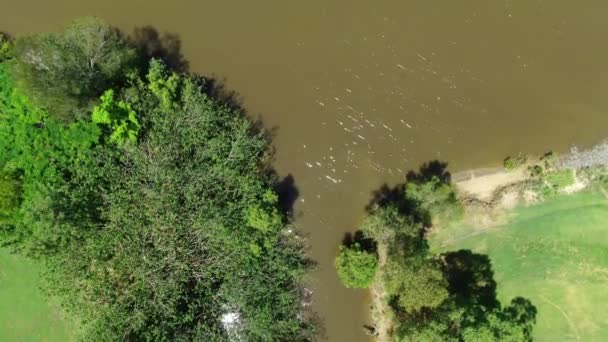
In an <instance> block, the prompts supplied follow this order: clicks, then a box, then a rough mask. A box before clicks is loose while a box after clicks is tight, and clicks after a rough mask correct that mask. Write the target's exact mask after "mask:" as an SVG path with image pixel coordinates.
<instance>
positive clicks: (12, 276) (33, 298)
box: [0, 249, 75, 342]
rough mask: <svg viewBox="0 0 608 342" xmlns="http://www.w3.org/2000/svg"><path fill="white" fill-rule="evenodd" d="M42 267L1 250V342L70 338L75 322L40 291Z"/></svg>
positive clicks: (66, 339)
mask: <svg viewBox="0 0 608 342" xmlns="http://www.w3.org/2000/svg"><path fill="white" fill-rule="evenodd" d="M39 271H40V270H39V267H38V265H36V264H35V263H34V262H33V261H31V260H28V259H26V258H23V257H20V256H16V255H13V254H10V253H9V252H8V251H6V250H5V249H0V341H7V342H8V341H19V342H22V341H69V340H72V335H71V332H72V331H74V327H75V325H74V324H71V322H68V321H67V320H66V319H65V318H64V315H63V314H62V311H61V310H60V308H59V307H58V306H57V305H55V304H52V303H49V301H48V300H47V298H46V297H44V295H43V294H42V293H41V291H40V290H39V285H40V277H39Z"/></svg>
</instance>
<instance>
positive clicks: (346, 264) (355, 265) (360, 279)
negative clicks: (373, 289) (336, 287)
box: [334, 243, 378, 289]
mask: <svg viewBox="0 0 608 342" xmlns="http://www.w3.org/2000/svg"><path fill="white" fill-rule="evenodd" d="M334 264H335V267H336V270H337V271H338V276H339V277H340V280H341V281H342V284H344V286H346V287H348V288H356V289H365V288H368V287H369V286H370V285H371V284H372V282H373V281H374V276H375V275H376V269H377V267H378V259H377V257H376V255H375V253H370V252H367V251H364V250H362V248H361V246H360V245H359V244H357V243H356V244H354V245H353V246H351V247H345V246H342V247H340V254H339V255H338V256H337V257H336V260H335V262H334Z"/></svg>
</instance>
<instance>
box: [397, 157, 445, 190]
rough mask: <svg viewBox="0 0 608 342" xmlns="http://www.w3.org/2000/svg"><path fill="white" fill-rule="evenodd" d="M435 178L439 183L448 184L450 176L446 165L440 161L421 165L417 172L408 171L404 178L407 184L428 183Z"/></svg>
mask: <svg viewBox="0 0 608 342" xmlns="http://www.w3.org/2000/svg"><path fill="white" fill-rule="evenodd" d="M433 177H437V178H438V179H439V180H440V181H441V182H443V183H446V184H450V183H451V182H452V174H451V173H450V172H449V171H448V163H447V162H444V161H441V160H432V161H430V162H428V163H424V164H422V166H420V168H419V169H418V171H417V172H416V171H409V172H408V173H407V175H406V177H405V179H406V180H407V181H408V182H419V183H422V182H428V181H430V180H431V179H432V178H433Z"/></svg>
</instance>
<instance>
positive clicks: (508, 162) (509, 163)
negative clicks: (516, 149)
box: [503, 154, 528, 171]
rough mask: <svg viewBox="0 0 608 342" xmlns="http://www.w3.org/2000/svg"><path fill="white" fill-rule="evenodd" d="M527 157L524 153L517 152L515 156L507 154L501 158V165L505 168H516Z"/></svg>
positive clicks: (508, 169)
mask: <svg viewBox="0 0 608 342" xmlns="http://www.w3.org/2000/svg"><path fill="white" fill-rule="evenodd" d="M527 161H528V158H527V157H526V156H524V155H521V154H519V155H518V156H517V157H511V156H508V157H507V158H505V159H504V160H503V166H504V168H505V170H507V171H512V170H515V169H516V168H518V167H520V166H522V165H524V164H526V162H527Z"/></svg>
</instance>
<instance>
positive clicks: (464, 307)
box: [362, 168, 536, 342]
mask: <svg viewBox="0 0 608 342" xmlns="http://www.w3.org/2000/svg"><path fill="white" fill-rule="evenodd" d="M425 170H427V168H422V169H421V171H425ZM409 179H410V180H414V183H413V185H407V184H406V185H405V186H398V187H396V188H394V189H388V188H384V190H383V191H382V192H381V193H380V194H378V196H377V198H376V204H375V205H374V206H373V207H372V208H371V211H370V214H369V217H368V218H367V220H366V221H365V223H364V224H363V226H362V231H363V232H364V234H365V235H366V236H367V237H368V238H373V239H374V240H375V241H376V242H377V243H378V253H379V260H385V262H384V263H381V264H380V265H379V270H378V272H380V277H377V278H376V279H379V280H380V281H381V282H382V283H381V285H382V287H383V288H384V290H385V291H386V298H384V300H385V301H386V304H387V305H388V306H389V307H390V308H391V310H392V315H391V317H394V322H393V325H394V326H395V329H394V331H393V333H392V335H393V338H394V339H395V340H397V341H454V342H456V341H505V340H508V341H530V340H531V339H532V327H533V324H534V321H535V315H536V309H535V308H534V306H533V305H532V304H531V303H530V301H528V300H526V299H524V298H521V297H518V298H515V299H514V300H513V301H512V302H511V304H510V305H509V306H507V307H504V308H502V307H501V305H500V302H499V301H498V299H497V298H496V282H495V281H494V274H493V271H492V268H491V263H490V260H489V259H488V257H487V256H485V255H481V254H475V253H472V252H471V251H468V250H461V251H456V252H449V253H444V254H433V253H431V252H430V250H429V247H428V243H427V240H426V237H425V231H426V228H428V225H429V224H430V223H432V222H433V221H434V219H433V218H432V217H430V219H429V216H432V215H437V214H441V211H437V210H436V207H439V208H443V209H442V210H444V211H445V210H447V209H446V208H450V207H457V204H456V203H455V191H454V189H453V186H452V185H451V184H450V182H449V177H443V176H440V175H437V174H435V175H425V173H424V172H421V174H419V175H414V176H412V177H409ZM423 194H424V195H423ZM456 202H457V201H456ZM436 213H437V214H436Z"/></svg>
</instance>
